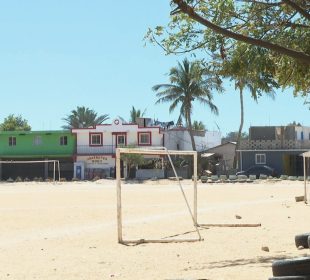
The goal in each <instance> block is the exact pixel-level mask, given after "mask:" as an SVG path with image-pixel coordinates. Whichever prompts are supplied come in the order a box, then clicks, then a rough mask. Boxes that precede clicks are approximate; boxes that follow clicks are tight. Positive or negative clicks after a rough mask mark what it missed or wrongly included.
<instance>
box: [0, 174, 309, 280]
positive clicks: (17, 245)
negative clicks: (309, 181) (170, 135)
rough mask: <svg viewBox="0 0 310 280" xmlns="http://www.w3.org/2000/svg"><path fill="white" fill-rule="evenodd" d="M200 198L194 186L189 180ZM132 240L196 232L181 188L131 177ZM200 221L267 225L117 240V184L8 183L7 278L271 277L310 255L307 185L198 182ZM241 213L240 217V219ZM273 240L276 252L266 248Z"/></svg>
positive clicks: (1, 274)
mask: <svg viewBox="0 0 310 280" xmlns="http://www.w3.org/2000/svg"><path fill="white" fill-rule="evenodd" d="M182 184H183V186H184V188H185V190H186V194H187V195H188V196H189V199H190V200H191V202H192V197H193V195H192V194H193V193H192V182H191V181H183V182H182ZM122 187H123V219H124V228H123V234H124V238H125V239H141V238H143V239H167V238H169V237H171V236H174V237H173V238H183V239H184V238H196V237H197V233H196V232H195V231H194V227H193V223H192V220H191V217H190V216H189V214H188V211H187V209H186V206H185V203H184V200H183V197H182V195H181V192H180V190H179V189H178V185H177V184H176V183H175V182H168V181H165V180H163V181H160V182H155V181H150V182H146V183H144V184H133V183H132V184H130V183H123V185H122ZM198 192H199V201H198V208H199V209H198V222H199V223H201V224H210V223H212V224H213V223H233V224H235V223H261V227H252V228H224V227H209V228H202V229H201V235H202V237H203V238H204V241H201V242H195V243H173V244H171V243H170V244H140V245H137V246H124V245H120V244H118V243H117V226H116V183H115V181H113V180H112V181H111V180H100V181H97V182H72V183H71V182H70V183H58V184H56V185H54V184H52V183H30V182H29V183H10V184H9V183H1V184H0V220H1V224H0V263H1V265H0V279H14V280H16V279H45V280H46V279H66V280H71V279H72V280H73V279H74V280H76V279H91V280H96V279H100V280H103V279H171V280H172V279H178V280H180V279H188V280H189V279H192V280H194V279H214V280H219V279H229V280H231V279H247V280H248V279H252V280H255V279H259V280H262V279H268V277H270V276H272V271H271V263H272V261H273V260H276V259H281V258H290V257H297V256H305V255H307V254H308V255H309V252H310V251H309V250H306V249H305V250H297V248H296V247H295V244H294V236H295V234H299V233H305V232H309V231H310V222H309V221H310V208H309V206H307V205H305V204H304V203H302V202H300V203H296V202H295V196H298V195H303V182H288V181H282V182H270V181H269V182H267V181H265V182H259V183H256V182H255V183H242V184H241V183H239V184H231V183H226V184H213V185H210V184H201V183H199V185H198ZM236 215H239V216H241V219H236ZM262 246H268V247H269V252H266V251H262V250H261V247H262Z"/></svg>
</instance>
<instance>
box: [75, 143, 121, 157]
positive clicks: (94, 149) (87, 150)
mask: <svg viewBox="0 0 310 280" xmlns="http://www.w3.org/2000/svg"><path fill="white" fill-rule="evenodd" d="M115 149H116V147H115V146H114V145H103V146H88V145H77V147H76V153H77V154H78V155H89V154H90V155H99V154H103V155H108V154H115Z"/></svg>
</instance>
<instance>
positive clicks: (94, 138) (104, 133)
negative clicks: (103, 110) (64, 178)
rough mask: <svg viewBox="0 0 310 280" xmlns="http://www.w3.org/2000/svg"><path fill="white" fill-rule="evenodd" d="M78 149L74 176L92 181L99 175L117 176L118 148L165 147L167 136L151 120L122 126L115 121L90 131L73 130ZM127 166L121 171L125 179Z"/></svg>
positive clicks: (143, 119) (89, 129)
mask: <svg viewBox="0 0 310 280" xmlns="http://www.w3.org/2000/svg"><path fill="white" fill-rule="evenodd" d="M72 133H73V134H75V135H76V139H77V146H76V153H75V163H74V176H75V177H77V178H80V179H92V178H94V177H96V176H98V177H100V178H103V177H114V176H115V151H116V148H117V147H124V146H135V147H154V146H155V147H158V146H161V147H162V146H163V145H164V142H163V141H164V137H163V134H162V133H161V130H160V128H159V127H157V126H152V123H151V121H150V119H147V118H140V119H139V120H138V124H127V123H123V121H122V120H121V119H120V118H116V119H114V120H113V121H112V123H111V124H101V125H96V126H95V127H89V128H76V129H72ZM126 171H127V168H126V166H125V165H124V164H123V163H122V172H124V173H125V174H124V173H123V174H124V176H125V177H126V175H127V174H126Z"/></svg>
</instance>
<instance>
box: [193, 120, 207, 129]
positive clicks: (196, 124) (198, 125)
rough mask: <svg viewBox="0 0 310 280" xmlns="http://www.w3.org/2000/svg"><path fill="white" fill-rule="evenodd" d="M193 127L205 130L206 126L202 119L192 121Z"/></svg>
mask: <svg viewBox="0 0 310 280" xmlns="http://www.w3.org/2000/svg"><path fill="white" fill-rule="evenodd" d="M193 129H194V130H206V126H205V125H204V123H203V122H202V121H194V122H193Z"/></svg>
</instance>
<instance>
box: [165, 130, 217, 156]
mask: <svg viewBox="0 0 310 280" xmlns="http://www.w3.org/2000/svg"><path fill="white" fill-rule="evenodd" d="M164 135H165V147H166V148H167V149H168V150H181V151H192V150H193V148H192V142H191V138H190V134H189V132H188V131H187V130H185V129H171V130H165V131H164ZM194 139H195V144H196V149H197V151H203V150H207V149H209V148H212V147H214V146H217V145H220V144H221V133H220V132H219V131H206V132H205V133H203V134H200V135H196V136H194Z"/></svg>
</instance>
